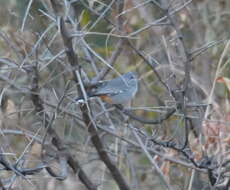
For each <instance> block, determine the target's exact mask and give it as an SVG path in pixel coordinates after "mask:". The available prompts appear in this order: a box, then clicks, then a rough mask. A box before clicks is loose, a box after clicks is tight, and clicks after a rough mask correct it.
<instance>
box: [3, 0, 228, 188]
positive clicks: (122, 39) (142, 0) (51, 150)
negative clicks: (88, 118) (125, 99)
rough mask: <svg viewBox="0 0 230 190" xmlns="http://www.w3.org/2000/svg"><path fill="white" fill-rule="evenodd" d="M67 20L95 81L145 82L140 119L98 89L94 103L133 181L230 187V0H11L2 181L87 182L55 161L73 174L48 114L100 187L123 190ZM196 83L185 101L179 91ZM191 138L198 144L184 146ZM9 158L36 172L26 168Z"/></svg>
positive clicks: (137, 108) (23, 184)
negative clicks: (84, 103) (69, 49)
mask: <svg viewBox="0 0 230 190" xmlns="http://www.w3.org/2000/svg"><path fill="white" fill-rule="evenodd" d="M60 17H62V18H64V21H65V25H66V28H67V30H68V32H69V35H70V36H71V39H72V43H73V48H74V52H75V53H76V55H77V56H78V61H79V65H80V68H81V76H82V80H83V81H87V82H89V81H92V80H93V81H96V80H97V79H98V78H97V77H99V79H101V80H109V79H112V78H114V77H117V76H118V74H123V73H126V72H128V71H133V72H136V73H137V75H138V80H139V82H138V83H139V90H138V92H137V94H136V96H135V97H134V98H133V99H132V101H131V102H129V103H127V105H124V107H125V108H126V109H127V111H129V112H130V113H131V114H134V116H133V117H132V116H130V115H129V114H125V113H124V112H123V111H121V110H119V109H116V108H115V107H114V106H112V105H109V104H106V103H104V102H102V101H100V100H99V99H97V98H96V99H90V100H89V101H88V103H89V105H90V110H91V113H92V118H93V121H94V122H95V124H96V126H97V130H98V134H99V136H100V139H101V141H102V143H103V145H104V147H105V149H106V152H107V153H108V154H109V156H110V158H111V159H112V161H113V162H114V163H115V165H116V167H117V168H118V169H119V171H120V172H121V174H122V175H123V177H124V179H125V180H126V182H127V184H128V185H129V187H130V189H143V190H147V189H156V190H158V189H159V190H161V189H167V186H170V187H171V189H176V190H177V189H178V190H179V189H181V190H183V189H194V190H198V189H210V188H211V186H213V187H215V188H217V187H219V186H221V187H224V188H228V187H227V186H228V184H229V179H228V177H227V176H229V171H228V170H229V169H228V162H229V153H228V152H229V151H228V149H229V145H230V139H229V135H228V134H229V132H230V131H229V130H230V129H229V127H230V117H229V113H230V106H229V99H230V98H229V97H230V93H229V92H230V79H229V78H230V66H229V55H230V50H229V44H230V42H229V36H230V30H229V28H230V22H229V19H230V1H228V0H218V1H215V0H192V1H183V0H174V1H170V0H164V1H163V0H123V1H122V0H72V1H70V0H36V1H33V0H0V26H1V27H0V90H1V93H0V101H1V112H0V164H1V165H0V179H1V183H0V187H5V188H6V189H47V190H52V189H67V190H72V189H87V188H86V187H85V185H84V184H83V183H82V180H81V179H79V178H78V175H77V174H76V173H74V172H73V171H72V170H71V168H70V167H67V171H66V172H65V177H63V176H62V177H63V178H61V177H60V176H52V175H51V174H50V173H49V172H47V170H46V169H45V168H46V166H47V165H48V166H50V167H51V168H53V170H54V171H56V172H57V173H62V172H63V166H62V165H61V164H60V162H59V161H60V157H59V153H58V152H59V150H57V147H55V146H53V145H52V142H53V141H52V138H53V137H52V135H51V134H50V133H49V132H47V131H48V129H47V126H46V122H45V121H46V119H47V118H48V120H49V122H50V126H51V127H52V129H54V130H55V132H56V133H57V135H58V136H59V137H60V139H61V141H62V143H63V144H64V145H65V148H67V149H68V151H70V152H71V154H72V155H73V157H74V158H76V159H77V160H78V161H79V163H80V166H81V167H82V169H83V170H84V171H85V173H86V174H87V175H88V177H89V179H90V180H91V182H92V183H93V184H95V189H101V190H105V189H111V190H113V189H119V188H118V185H117V183H116V181H115V180H114V178H113V177H112V175H111V173H110V171H109V170H108V169H107V167H106V165H105V164H104V163H103V162H102V161H101V158H100V157H99V156H98V152H97V151H96V150H95V147H94V145H93V144H92V143H91V136H90V134H89V132H88V126H86V124H85V123H84V121H83V119H82V112H81V109H80V105H79V104H77V103H76V102H75V101H74V99H75V98H77V97H78V96H79V91H78V90H77V89H78V87H79V83H77V82H76V81H74V76H73V75H74V74H73V73H74V72H72V71H73V70H76V69H77V68H74V67H72V66H71V65H70V64H69V63H68V61H69V60H68V59H67V58H66V54H65V50H66V48H65V47H64V44H63V40H62V35H61V33H60V25H59V18H60ZM186 72H187V74H188V73H189V82H188V84H187V85H185V84H186V83H185V79H188V78H186V77H187V76H186V75H187V74H185V73H186ZM36 85H37V86H36ZM184 85H185V86H186V89H188V90H187V91H186V93H185V95H183V101H184V102H186V106H185V107H183V105H182V103H181V102H180V100H181V99H180V98H179V96H180V95H178V96H177V95H175V94H176V92H180V91H181V89H183V87H184ZM34 89H36V93H35V94H36V95H38V97H37V101H39V102H40V103H41V104H42V105H43V107H42V108H41V109H38V106H37V105H36V100H34V99H33V95H34V94H33V93H31V92H32V90H34ZM177 98H178V99H177ZM35 99H36V98H35ZM183 101H182V102H183ZM38 105H39V104H38ZM172 109H173V110H174V112H173V115H170V116H171V117H165V119H163V120H162V121H161V118H162V117H163V118H164V116H165V115H167V113H169V112H170V110H172ZM137 117H138V118H141V119H138V118H137ZM187 118H189V119H188V120H187ZM142 120H144V121H142ZM148 121H149V122H148ZM44 126H45V127H44ZM186 141H187V143H185V144H186V147H188V149H189V151H188V152H186V151H185V150H184V149H183V148H178V147H181V146H183V145H184V142H186ZM141 142H142V143H143V144H142V143H141ZM171 142H173V143H172V144H170V143H171ZM174 143H175V144H176V145H178V146H174ZM190 154H191V155H192V156H191V157H192V158H189V156H188V155H190ZM5 161H6V162H7V164H6V162H5ZM204 162H205V164H204ZM4 163H5V164H4ZM154 163H155V164H154ZM194 163H195V164H194ZM223 163H225V164H223ZM7 165H9V166H12V167H15V168H18V170H19V171H20V169H21V171H22V170H23V169H24V170H23V171H26V169H31V173H28V175H26V176H25V177H23V176H20V175H19V174H17V173H15V171H14V170H13V169H12V168H7V167H6V166H7ZM201 165H202V167H199V166H201ZM210 168H211V169H210ZM217 168H219V169H223V170H224V172H223V173H221V172H220V171H219V170H217ZM32 169H34V170H33V171H34V172H32ZM209 169H210V170H209ZM209 171H211V174H210V173H209ZM162 176H163V179H162ZM210 176H211V177H210ZM216 176H219V177H218V179H217V177H216ZM213 181H214V182H213ZM1 184H2V185H1ZM210 184H211V185H210Z"/></svg>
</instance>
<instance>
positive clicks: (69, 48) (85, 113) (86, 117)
mask: <svg viewBox="0 0 230 190" xmlns="http://www.w3.org/2000/svg"><path fill="white" fill-rule="evenodd" d="M60 24H61V26H60V28H61V36H62V38H63V42H64V45H65V48H66V55H67V58H68V61H69V63H70V65H71V66H72V67H77V68H78V69H79V68H80V67H79V65H78V57H77V55H76V54H75V53H74V51H73V45H72V41H71V39H72V38H70V35H69V33H68V31H67V29H66V26H65V23H64V20H63V18H61V22H60ZM76 72H77V74H78V76H77V74H76V73H75V72H73V76H74V80H75V82H77V83H81V81H79V80H81V78H79V77H80V76H79V74H80V73H79V70H77V71H76ZM83 88H84V87H83ZM83 90H84V89H82V88H80V87H78V92H79V94H80V96H81V95H82V94H84V91H83ZM80 109H81V112H82V118H83V121H84V122H85V126H86V127H87V128H88V131H89V133H90V135H91V141H92V143H93V145H94V146H95V148H96V150H97V152H98V155H99V157H100V159H101V160H102V161H103V162H104V163H105V165H106V166H107V168H108V169H109V171H110V172H111V174H112V176H113V178H114V180H115V181H116V182H117V185H118V186H119V187H120V189H122V190H128V189H129V186H128V184H127V183H126V181H125V179H124V177H123V176H122V174H121V172H120V171H119V170H118V168H117V167H116V165H115V164H114V163H113V162H112V160H111V159H110V157H109V155H108V154H107V152H106V149H105V147H104V145H103V143H102V141H101V139H100V137H99V135H98V133H97V127H96V125H95V123H94V121H93V119H92V118H91V116H90V115H91V113H90V110H89V108H88V105H87V103H83V104H82V105H81V106H80Z"/></svg>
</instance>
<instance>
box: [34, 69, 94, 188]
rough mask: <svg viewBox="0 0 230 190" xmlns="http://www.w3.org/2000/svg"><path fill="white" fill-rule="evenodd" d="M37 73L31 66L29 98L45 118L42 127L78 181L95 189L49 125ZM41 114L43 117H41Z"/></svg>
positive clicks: (39, 113) (38, 112)
mask: <svg viewBox="0 0 230 190" xmlns="http://www.w3.org/2000/svg"><path fill="white" fill-rule="evenodd" d="M38 80H39V74H38V70H37V67H36V66H35V67H34V68H33V73H32V89H31V99H32V102H33V104H34V106H35V111H36V112H37V114H38V115H39V116H40V117H41V118H45V121H44V127H45V128H46V129H47V133H48V134H49V135H50V137H51V138H52V144H53V145H54V146H55V147H56V148H57V150H58V151H59V152H61V153H62V154H63V155H65V159H66V162H67V163H68V164H69V166H70V168H72V170H73V171H74V172H75V173H76V174H78V177H79V179H80V181H81V182H82V183H83V184H84V185H85V186H86V187H87V188H88V189H90V190H96V189H97V188H96V186H95V185H94V184H93V183H92V182H91V181H90V179H89V178H88V176H87V175H86V174H85V172H84V171H83V169H82V168H81V166H80V163H79V162H78V160H77V159H76V158H75V159H74V158H73V156H72V155H71V153H70V152H69V150H68V149H67V148H66V147H65V145H64V143H63V142H62V140H61V138H60V137H59V136H58V134H57V133H56V131H55V130H54V129H53V128H52V126H50V122H49V115H48V114H47V113H46V112H45V109H44V106H43V104H42V100H41V98H40V95H39V86H38ZM43 114H44V115H45V117H43Z"/></svg>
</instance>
